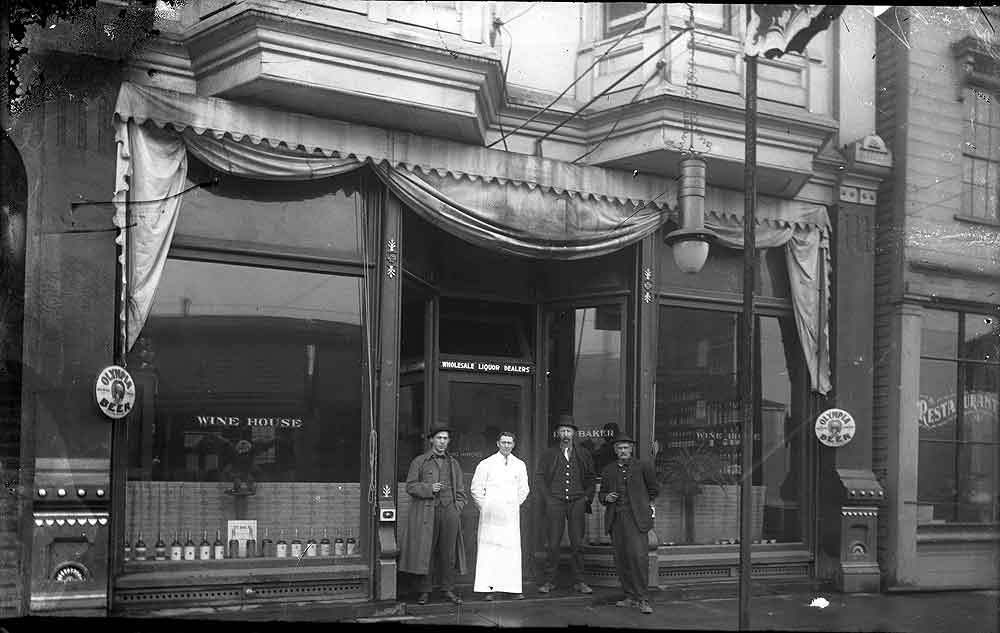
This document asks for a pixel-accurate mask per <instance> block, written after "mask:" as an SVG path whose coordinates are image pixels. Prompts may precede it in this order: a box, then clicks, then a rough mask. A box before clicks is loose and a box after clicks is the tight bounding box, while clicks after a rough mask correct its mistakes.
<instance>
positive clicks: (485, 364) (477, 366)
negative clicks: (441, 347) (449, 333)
mask: <svg viewBox="0 0 1000 633" xmlns="http://www.w3.org/2000/svg"><path fill="white" fill-rule="evenodd" d="M441 369H450V370H452V371H478V372H483V373H487V374H530V373H531V365H524V364H522V363H504V362H500V361H490V360H442V361H441Z"/></svg>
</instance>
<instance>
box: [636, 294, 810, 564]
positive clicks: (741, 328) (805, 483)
mask: <svg viewBox="0 0 1000 633" xmlns="http://www.w3.org/2000/svg"><path fill="white" fill-rule="evenodd" d="M727 299H728V297H717V298H714V300H713V299H709V300H705V299H701V300H699V299H696V298H694V297H693V296H692V295H690V294H689V293H685V292H663V291H660V292H659V293H658V297H657V301H656V307H657V312H656V319H657V336H656V349H657V355H656V358H655V359H654V364H653V368H652V371H653V372H654V383H653V384H654V400H655V398H656V396H655V390H656V378H655V375H656V373H657V372H658V368H659V346H660V340H661V339H662V337H663V328H662V327H660V325H661V324H660V323H659V321H660V315H661V314H662V310H663V308H675V309H676V308H681V309H688V310H702V311H707V312H716V313H724V314H735V315H736V317H737V318H736V327H737V333H736V337H737V339H738V337H739V336H740V333H741V332H745V331H746V329H745V328H746V315H745V314H744V313H743V310H742V304H741V303H737V302H734V301H732V300H727ZM758 300H759V299H758ZM768 317H770V318H776V319H791V320H792V321H793V322H794V319H795V314H794V312H793V310H792V308H791V303H790V301H787V302H779V301H775V300H771V301H766V302H765V304H764V305H761V304H760V303H756V304H755V306H754V311H753V319H754V326H755V327H754V339H755V340H754V345H755V348H754V349H755V351H754V364H755V366H754V368H753V372H754V374H755V376H756V379H755V380H754V384H753V389H754V391H755V397H756V399H757V401H758V402H760V400H761V390H762V385H761V381H760V372H761V367H760V362H761V354H760V346H761V344H762V341H761V329H760V327H759V323H760V319H762V318H768ZM739 347H740V346H739V345H738V341H737V347H736V349H737V352H738V351H739ZM795 347H796V354H797V358H798V362H799V363H800V364H801V366H800V369H801V371H803V372H805V373H806V374H808V369H807V368H806V365H805V359H804V358H803V357H802V354H801V346H800V345H798V344H797V345H796V346H795ZM740 366H741V363H740V362H739V359H738V358H737V362H736V372H737V380H739V369H740ZM802 391H803V392H802V393H796V390H795V387H794V384H793V385H792V393H791V395H790V398H791V399H792V400H793V401H794V400H795V399H796V398H800V399H801V402H802V406H803V421H802V425H803V429H805V427H806V426H807V425H808V424H809V420H810V419H811V418H812V417H813V414H814V412H815V411H814V410H815V408H816V407H815V396H814V395H813V394H812V392H811V391H810V390H809V378H808V375H807V376H806V379H805V380H804V381H803V385H802ZM654 407H655V405H654ZM753 415H754V421H753V428H754V435H755V439H754V451H755V455H754V457H755V458H759V457H760V455H759V454H758V453H759V451H760V449H761V445H760V439H757V435H758V434H760V435H761V436H762V435H763V417H762V409H761V408H760V407H758V408H757V410H756V411H754V413H753ZM652 422H653V428H652V429H651V431H652V433H653V437H655V436H656V428H657V419H656V412H655V409H654V413H653V416H652ZM806 430H808V429H806ZM807 435H808V434H807V433H806V432H805V430H804V431H802V432H801V433H800V437H799V438H798V440H799V441H800V442H801V443H802V446H801V453H800V455H799V460H798V461H799V463H797V464H795V465H794V466H793V467H795V468H799V469H800V470H801V472H800V475H801V477H802V485H801V487H800V497H799V512H800V518H799V530H800V539H799V540H796V541H778V542H777V543H775V544H768V545H767V547H768V548H769V549H773V548H778V549H780V550H782V551H789V552H792V551H794V552H803V550H807V551H808V553H807V554H806V553H803V556H804V559H807V560H813V554H812V544H813V542H814V541H815V540H816V537H815V535H814V521H815V517H816V507H815V504H816V495H815V474H816V467H817V459H816V453H815V447H814V445H813V443H811V442H808V441H806V437H807ZM762 466H763V464H762V462H760V461H759V460H757V461H755V466H754V468H753V474H752V477H756V476H757V473H759V472H761V469H762ZM705 546H706V544H691V545H684V546H677V547H705ZM730 547H731V546H730ZM758 547H759V545H758V544H755V545H754V546H753V549H754V551H756V550H757V549H758Z"/></svg>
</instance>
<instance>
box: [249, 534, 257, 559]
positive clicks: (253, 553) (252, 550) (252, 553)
mask: <svg viewBox="0 0 1000 633" xmlns="http://www.w3.org/2000/svg"><path fill="white" fill-rule="evenodd" d="M247 558H257V539H255V538H254V537H253V536H251V537H250V538H248V539H247Z"/></svg>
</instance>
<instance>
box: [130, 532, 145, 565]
mask: <svg viewBox="0 0 1000 633" xmlns="http://www.w3.org/2000/svg"><path fill="white" fill-rule="evenodd" d="M132 555H133V557H134V558H135V560H146V543H145V541H143V540H142V532H139V534H138V535H137V538H136V539H135V547H133V548H132Z"/></svg>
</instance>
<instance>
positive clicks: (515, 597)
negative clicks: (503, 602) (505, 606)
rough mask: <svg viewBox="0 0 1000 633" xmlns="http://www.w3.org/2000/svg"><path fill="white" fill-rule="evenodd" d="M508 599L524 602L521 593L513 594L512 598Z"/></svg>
mask: <svg viewBox="0 0 1000 633" xmlns="http://www.w3.org/2000/svg"><path fill="white" fill-rule="evenodd" d="M510 599H511V600H524V594H523V593H515V594H514V595H513V596H511V597H510Z"/></svg>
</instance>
